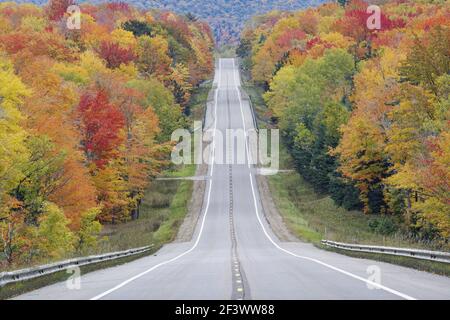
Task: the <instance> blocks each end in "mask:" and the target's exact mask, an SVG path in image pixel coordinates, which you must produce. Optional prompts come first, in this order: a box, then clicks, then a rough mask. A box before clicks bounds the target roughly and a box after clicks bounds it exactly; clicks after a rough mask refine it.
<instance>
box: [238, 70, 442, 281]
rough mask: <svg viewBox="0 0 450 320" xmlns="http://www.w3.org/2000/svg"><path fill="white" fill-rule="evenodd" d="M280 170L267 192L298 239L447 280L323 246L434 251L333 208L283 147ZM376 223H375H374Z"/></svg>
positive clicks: (426, 266)
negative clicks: (342, 244) (330, 243)
mask: <svg viewBox="0 0 450 320" xmlns="http://www.w3.org/2000/svg"><path fill="white" fill-rule="evenodd" d="M246 79H247V81H244V86H243V88H244V89H245V90H246V92H247V93H248V94H249V96H250V98H251V99H252V101H253V105H254V106H255V109H256V112H257V114H258V121H259V125H260V127H267V126H268V123H267V121H268V117H267V114H268V112H267V111H268V110H267V107H266V106H265V104H264V100H263V98H262V93H263V90H262V88H260V87H258V86H255V85H254V84H253V83H252V82H250V81H248V77H247V78H246ZM280 169H291V170H290V171H288V172H280V173H278V174H276V175H273V176H269V177H267V180H268V184H269V189H270V192H271V195H272V198H273V201H274V202H275V206H276V207H277V209H278V211H279V213H280V215H281V216H282V218H283V221H284V223H285V224H286V226H287V227H288V229H289V230H290V231H291V232H292V234H294V235H295V236H296V237H298V238H299V239H302V240H304V241H308V242H311V243H313V244H314V245H316V246H318V247H320V248H322V249H325V250H330V251H335V252H339V253H342V254H346V255H349V256H353V257H360V258H370V259H375V260H379V261H385V262H389V263H394V264H398V265H402V266H406V267H411V268H415V269H419V270H425V271H429V272H434V273H437V274H442V275H447V276H450V265H448V264H445V263H439V262H431V261H425V260H419V259H414V258H408V257H398V256H391V255H383V254H373V253H360V252H352V251H346V250H341V249H335V248H329V247H325V246H323V245H322V244H321V243H320V241H321V240H322V239H327V240H334V241H340V242H347V243H361V244H372V245H385V246H396V247H409V248H422V249H431V250H433V249H435V248H434V247H432V246H430V244H428V243H423V242H418V241H414V240H413V239H408V238H407V237H405V236H404V235H402V234H401V233H393V234H390V235H383V234H380V233H377V232H375V231H374V230H373V228H372V227H371V225H373V222H374V221H375V220H377V219H385V218H386V217H378V216H369V215H364V214H363V213H362V212H360V211H349V210H346V209H344V208H342V207H339V206H337V205H336V204H335V203H334V201H333V200H332V199H331V198H330V197H329V196H328V195H324V194H319V193H317V192H316V191H315V190H314V188H313V187H312V186H311V185H310V184H309V183H308V182H307V181H305V180H304V179H303V178H302V176H301V175H300V174H299V173H298V172H297V171H295V170H292V169H294V164H293V159H292V158H291V156H290V155H289V153H288V151H287V150H286V147H285V146H283V145H280ZM375 222H376V221H375Z"/></svg>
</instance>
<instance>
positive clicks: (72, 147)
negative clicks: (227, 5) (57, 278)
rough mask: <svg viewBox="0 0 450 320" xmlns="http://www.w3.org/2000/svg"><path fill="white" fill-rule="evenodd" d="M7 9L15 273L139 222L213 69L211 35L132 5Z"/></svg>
mask: <svg viewBox="0 0 450 320" xmlns="http://www.w3.org/2000/svg"><path fill="white" fill-rule="evenodd" d="M70 4H72V1H71V0H53V1H50V2H49V4H48V5H46V6H44V7H38V6H35V5H32V4H22V5H18V4H15V3H0V112H1V113H0V145H1V147H0V235H1V242H0V248H1V251H2V252H3V254H4V260H3V261H6V263H8V264H14V263H16V264H23V263H27V264H29V263H33V262H34V261H40V260H41V259H42V258H46V259H47V258H50V259H58V258H63V257H67V256H68V254H69V253H73V252H76V253H78V254H83V253H84V252H86V251H88V250H89V249H90V248H91V247H93V246H95V245H96V242H97V235H98V233H99V232H100V229H101V225H102V224H118V223H123V222H126V221H129V220H131V219H135V218H136V217H137V214H138V209H139V204H140V201H141V198H142V196H143V191H144V190H145V188H146V187H147V186H148V184H149V181H150V180H151V177H154V176H156V175H157V174H158V173H159V172H160V171H161V170H162V169H163V168H164V167H165V166H167V164H168V160H169V155H170V150H171V147H172V144H171V143H170V142H169V138H170V134H171V133H172V131H173V130H174V129H176V128H179V127H183V126H185V125H186V124H185V116H184V115H185V113H186V111H187V110H186V103H187V102H188V101H189V98H190V94H191V91H192V89H193V88H194V87H196V86H197V85H198V84H199V83H200V82H202V81H203V80H205V79H207V78H209V77H210V76H211V72H212V69H213V57H212V49H213V39H212V36H211V31H210V29H209V26H208V25H206V24H205V23H203V22H200V21H191V20H189V19H187V18H186V17H184V16H177V15H174V14H172V13H168V12H166V13H162V12H150V11H147V12H146V11H138V10H137V9H135V8H133V7H131V6H128V5H127V4H124V3H112V4H102V5H98V6H94V5H90V4H83V5H81V12H82V13H81V21H82V28H80V29H79V30H69V29H67V28H66V20H67V18H68V15H67V13H66V8H67V7H68V6H69V5H70Z"/></svg>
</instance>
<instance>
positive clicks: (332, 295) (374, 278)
mask: <svg viewBox="0 0 450 320" xmlns="http://www.w3.org/2000/svg"><path fill="white" fill-rule="evenodd" d="M214 83H215V85H216V86H215V87H216V88H215V89H214V95H215V99H214V102H213V103H210V104H208V111H207V119H206V126H205V129H209V130H211V129H214V128H216V129H217V130H219V131H221V132H225V130H226V129H227V128H228V129H229V128H232V129H244V128H245V129H246V130H249V129H251V128H252V126H253V125H252V123H253V122H252V117H251V111H250V108H249V105H248V103H247V102H246V101H243V100H242V97H241V94H240V92H239V86H240V78H239V71H238V68H237V66H236V64H235V61H234V60H233V59H221V60H219V61H218V62H217V67H216V76H215V80H214ZM213 136H214V138H213V142H211V144H210V147H211V148H210V150H211V154H210V158H209V160H216V158H220V153H221V152H222V153H225V151H227V146H221V144H220V143H219V142H216V141H218V140H217V139H216V136H217V137H218V136H219V134H217V135H213ZM236 148H237V146H235V147H234V148H228V150H233V152H232V153H230V154H235V153H236ZM247 149H248V145H246V146H245V149H244V150H247ZM228 155H229V154H228ZM235 156H236V155H235ZM240 156H244V160H245V163H243V164H232V165H229V164H218V163H215V164H213V165H210V166H209V170H210V171H209V174H210V178H209V179H208V180H207V189H206V192H205V199H204V207H203V212H202V215H201V216H200V219H199V221H198V225H197V227H196V230H195V233H194V235H193V238H192V240H191V241H190V242H186V243H171V244H167V245H165V246H164V247H163V248H162V249H161V250H159V251H158V252H157V253H156V254H155V255H152V256H148V257H145V258H141V259H138V260H135V261H133V262H130V263H127V264H123V265H120V266H116V267H112V268H108V269H104V270H99V271H95V272H91V273H88V274H86V275H82V277H81V286H80V288H79V289H73V288H72V289H69V288H68V287H67V285H66V283H65V282H61V283H56V284H53V285H50V286H47V287H44V288H41V289H38V290H35V291H32V292H29V293H27V294H24V295H21V296H19V297H17V299H94V300H97V299H450V279H449V278H446V277H442V276H437V275H433V274H430V273H426V272H421V271H416V270H413V269H409V268H404V267H400V266H395V265H391V264H387V263H382V262H378V261H372V260H365V259H356V258H351V257H347V256H344V255H340V254H337V253H332V252H327V251H323V250H320V249H317V248H315V247H314V246H312V245H311V244H307V243H302V242H289V243H288V242H280V241H279V240H278V239H277V237H276V236H275V235H274V234H273V233H272V231H271V229H270V226H268V224H267V222H266V220H265V218H264V215H263V212H262V210H261V206H260V200H259V194H258V190H257V188H256V182H255V176H254V175H255V170H254V168H253V166H252V165H249V163H248V153H247V152H245V151H244V152H243V153H242V152H241V154H240Z"/></svg>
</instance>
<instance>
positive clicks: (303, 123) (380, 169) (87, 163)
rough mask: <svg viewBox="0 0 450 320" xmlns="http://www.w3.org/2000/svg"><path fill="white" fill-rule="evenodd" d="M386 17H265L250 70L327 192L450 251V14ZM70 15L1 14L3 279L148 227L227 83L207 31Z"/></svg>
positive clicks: (46, 8)
mask: <svg viewBox="0 0 450 320" xmlns="http://www.w3.org/2000/svg"><path fill="white" fill-rule="evenodd" d="M269 2H270V1H269ZM376 2H377V4H378V5H379V6H380V8H381V13H380V25H379V27H376V28H368V26H367V20H368V19H369V16H370V13H368V12H367V6H368V4H367V3H365V2H364V1H362V0H350V1H347V0H339V1H329V2H328V3H325V4H321V5H319V6H317V7H310V8H306V9H303V10H299V11H272V12H269V13H267V14H264V15H260V16H255V17H253V18H252V19H251V20H250V21H247V23H246V26H245V27H244V28H243V30H242V33H241V35H240V42H239V44H238V45H237V46H236V55H237V57H238V59H239V62H240V64H241V69H242V71H243V74H245V75H246V78H247V80H246V81H248V82H249V83H252V85H255V86H257V87H258V88H260V89H261V90H262V91H263V92H264V94H263V102H264V104H265V106H266V109H265V114H264V117H265V118H266V119H269V120H268V121H267V123H266V125H267V126H269V127H272V128H279V129H280V137H281V139H282V142H283V145H284V147H285V148H286V149H287V151H288V153H289V155H290V156H291V157H292V159H293V161H294V167H295V170H296V171H297V172H298V173H299V174H300V175H301V176H302V177H303V178H304V179H305V180H306V181H307V182H308V183H310V184H311V185H312V186H313V188H314V190H315V192H317V193H319V194H324V195H328V196H330V197H331V198H332V199H333V201H334V203H335V204H336V205H337V206H339V207H341V208H345V209H346V210H356V211H358V212H359V213H360V214H361V215H368V216H389V217H394V218H395V219H394V220H389V221H388V222H389V223H392V221H395V225H394V226H391V225H379V226H377V227H379V228H387V229H389V228H391V227H395V230H396V231H397V230H400V232H402V233H404V234H408V235H411V236H412V237H413V238H414V239H417V240H427V241H433V242H434V243H437V244H438V245H439V247H440V248H444V250H447V249H448V246H449V239H450V182H449V181H450V131H449V125H450V100H449V93H450V56H449V55H450V10H449V7H448V5H447V6H446V5H445V1H427V0H422V1H413V0H394V1H376ZM72 4H74V1H73V0H50V1H49V2H48V3H47V4H45V5H42V6H38V5H35V4H25V3H24V4H17V3H14V2H1V3H0V252H1V253H0V269H2V268H6V269H12V268H15V267H19V266H26V265H33V264H39V263H42V262H44V261H55V260H58V259H63V258H67V257H72V256H80V255H86V254H88V253H92V252H95V250H93V248H95V247H96V246H97V245H98V242H99V239H100V235H101V231H102V228H104V227H105V226H109V225H120V224H126V223H128V222H130V221H135V220H137V219H139V213H140V211H139V210H140V208H141V203H142V201H143V198H144V194H145V192H146V190H148V188H149V186H151V185H152V183H153V181H154V180H155V177H157V176H158V175H160V174H161V173H162V172H163V171H164V170H166V169H167V168H168V167H170V166H171V163H170V153H171V151H172V149H173V146H174V142H173V141H170V137H171V133H172V132H173V131H174V130H176V129H178V128H189V124H190V122H189V120H188V117H189V114H190V109H189V106H190V103H192V101H191V100H192V97H193V95H194V92H195V90H197V89H198V88H200V87H201V86H202V85H203V84H204V83H210V82H209V81H210V80H211V79H212V77H213V70H214V59H215V54H217V51H215V40H214V36H213V33H212V31H211V29H210V27H209V26H208V24H207V23H206V22H203V21H202V20H201V19H199V18H197V17H195V16H194V15H192V14H184V15H183V14H181V13H180V14H175V13H172V12H169V11H164V10H159V9H151V8H149V9H142V8H139V9H138V8H136V7H133V6H132V5H130V4H127V3H126V2H109V3H103V4H96V5H93V4H89V3H87V2H83V3H81V4H80V5H79V7H80V8H81V16H80V18H81V21H82V27H81V28H75V29H70V28H68V27H67V22H68V19H69V14H68V13H67V8H68V6H70V5H72ZM296 8H298V7H296ZM225 38H226V37H225ZM235 38H236V37H235V36H233V39H235ZM204 100H206V97H205V99H204ZM205 102H206V101H202V102H201V103H202V104H205ZM380 221H381V220H380Z"/></svg>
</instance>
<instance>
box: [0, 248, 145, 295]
mask: <svg viewBox="0 0 450 320" xmlns="http://www.w3.org/2000/svg"><path fill="white" fill-rule="evenodd" d="M152 247H153V245H151V246H146V247H140V248H134V249H129V250H125V251H117V252H111V253H105V254H100V255H93V256H87V257H81V258H74V259H69V260H64V261H60V262H54V263H50V264H46V265H42V266H38V267H32V268H27V269H21V270H16V271H9V272H2V273H0V287H2V286H4V285H5V284H8V283H12V282H18V281H23V280H29V279H33V278H37V277H41V276H44V275H48V274H51V273H55V272H58V271H64V270H67V269H69V268H72V267H80V266H84V265H88V264H93V263H98V262H103V261H109V260H114V259H118V258H124V257H128V256H132V255H136V254H139V253H143V252H146V251H149V250H150V249H151V248H152Z"/></svg>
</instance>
